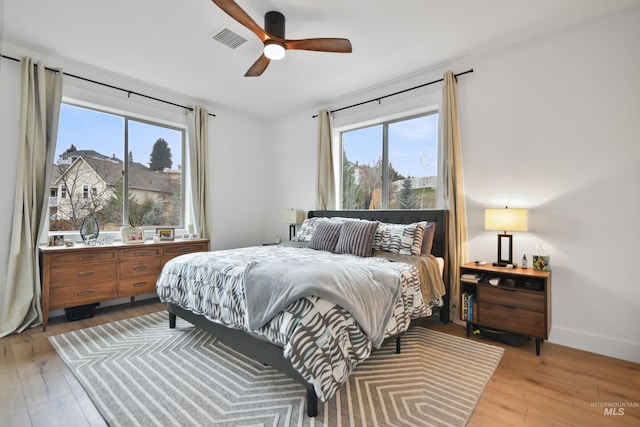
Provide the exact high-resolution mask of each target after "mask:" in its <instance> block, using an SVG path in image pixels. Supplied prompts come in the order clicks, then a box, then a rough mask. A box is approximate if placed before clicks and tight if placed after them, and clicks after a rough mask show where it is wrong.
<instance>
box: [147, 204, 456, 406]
mask: <svg viewBox="0 0 640 427" xmlns="http://www.w3.org/2000/svg"><path fill="white" fill-rule="evenodd" d="M447 220H448V213H447V211H446V210H415V211H414V210H411V211H409V210H402V211H390V210H389V211H386V210H385V211H310V212H309V214H308V218H307V220H305V223H304V224H303V225H302V227H301V229H300V230H299V233H298V235H297V236H296V238H294V240H296V241H292V242H285V243H283V244H281V245H268V246H256V247H251V248H238V249H231V250H224V251H213V252H207V253H198V254H187V255H183V256H181V257H178V258H175V259H173V260H171V261H170V262H168V263H167V264H166V265H165V267H164V268H163V271H162V273H161V275H160V277H159V279H158V282H157V291H158V295H159V296H160V299H161V300H162V301H163V302H166V303H167V310H168V312H169V327H171V328H173V327H175V323H176V316H179V317H181V318H183V319H185V320H187V321H189V322H190V323H192V324H194V325H195V326H196V327H198V328H201V329H203V330H205V331H207V332H209V333H211V334H213V335H215V336H216V337H218V339H220V341H221V342H223V343H224V344H225V345H227V346H229V347H231V348H233V349H234V350H236V351H239V352H241V353H243V354H245V355H247V356H249V357H251V358H254V359H256V360H258V361H260V362H262V363H264V364H268V365H270V366H272V367H274V368H276V369H278V370H280V371H281V372H283V373H284V374H285V375H287V376H289V377H291V378H293V379H294V380H296V381H297V382H299V383H301V384H303V385H304V386H305V388H306V393H307V394H306V412H307V415H308V416H310V417H313V416H316V415H317V400H318V399H321V400H323V401H326V400H328V399H330V398H331V397H332V396H333V394H334V393H335V391H336V390H337V389H338V388H339V387H340V385H341V384H342V383H343V382H344V381H345V380H346V378H347V376H348V375H349V373H350V372H351V371H352V370H353V369H354V368H355V366H356V365H357V364H359V363H361V362H362V361H364V360H366V358H368V356H369V355H370V354H371V352H372V351H374V350H375V348H379V347H380V345H381V344H382V342H383V341H384V340H387V339H396V345H397V351H398V352H399V351H400V336H401V335H402V333H403V332H405V331H406V330H407V329H408V328H409V327H410V326H411V323H412V322H414V321H416V320H418V319H420V318H423V317H425V316H431V315H433V314H435V313H439V314H440V319H441V320H442V321H444V322H448V320H449V319H448V312H449V309H448V295H447V292H446V291H447V290H448V289H447V287H446V284H445V282H443V280H442V277H448V274H447V269H448V259H447V238H446V230H447ZM394 224H404V226H396V225H394ZM416 224H420V225H419V226H418V225H416ZM425 225H429V226H430V227H431V228H430V229H431V231H432V232H433V233H432V235H431V236H432V240H430V243H431V247H430V248H427V249H428V250H429V253H428V254H427V253H421V251H424V250H426V249H425V247H424V246H421V247H416V245H415V244H413V245H412V244H411V237H406V236H414V234H411V233H414V232H416V234H415V237H414V243H415V242H416V241H417V240H416V239H417V238H418V237H417V236H418V234H420V233H417V231H416V230H418V229H420V227H422V232H423V233H424V234H427V233H425V229H424V227H425ZM385 227H386V228H385ZM416 227H417V228H416ZM365 229H367V230H369V231H366V233H365V232H363V231H361V230H365ZM346 230H350V231H349V232H347V231H346ZM371 230H375V238H374V239H373V240H367V239H368V238H370V237H371V233H372V232H371ZM381 230H386V231H385V232H386V234H385V232H382V231H381ZM389 230H391V231H389ZM398 230H401V231H400V233H404V236H405V237H403V239H404V240H403V243H402V245H401V247H399V246H398V245H396V246H394V245H391V246H389V242H390V240H389V239H388V237H389V233H392V234H393V233H396V235H397V234H398V233H399V232H398ZM354 233H355V234H354ZM408 233H409V234H408ZM364 234H366V235H367V237H366V238H365V239H364V241H361V240H362V239H361V238H360V237H361V236H362V235H364ZM345 235H347V236H348V237H353V236H355V237H356V238H355V239H345V238H344V237H345ZM385 236H386V237H385ZM385 238H386V239H387V240H385ZM420 241H422V234H420ZM394 242H395V243H397V242H398V240H396V241H394ZM425 242H426V240H425ZM367 245H368V248H369V253H368V254H367V255H365V256H362V255H363V254H362V253H360V251H361V250H362V247H365V249H366V247H367ZM385 245H386V246H385ZM372 248H373V250H371V249H372ZM365 252H366V250H365ZM415 255H422V256H415ZM436 266H437V267H436ZM345 278H346V279H345ZM426 278H428V279H426ZM360 282H362V283H366V286H365V287H362V285H361V283H360ZM427 282H432V283H430V284H429V283H427ZM298 283H300V284H301V283H304V284H305V285H306V286H310V287H311V288H310V289H311V291H310V290H309V289H302V290H299V289H298V286H297V284H298ZM293 289H295V292H294V291H293ZM305 292H307V293H305ZM345 307H346V308H345Z"/></svg>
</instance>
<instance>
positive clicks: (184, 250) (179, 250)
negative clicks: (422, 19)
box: [178, 248, 189, 252]
mask: <svg viewBox="0 0 640 427" xmlns="http://www.w3.org/2000/svg"><path fill="white" fill-rule="evenodd" d="M178 252H189V248H180V249H178Z"/></svg>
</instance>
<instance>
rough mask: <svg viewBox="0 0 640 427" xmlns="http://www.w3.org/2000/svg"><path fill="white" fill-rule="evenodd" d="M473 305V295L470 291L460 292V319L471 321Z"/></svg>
mask: <svg viewBox="0 0 640 427" xmlns="http://www.w3.org/2000/svg"><path fill="white" fill-rule="evenodd" d="M474 305H475V295H473V293H471V292H465V293H464V294H462V320H469V321H473V319H474V316H473V308H474Z"/></svg>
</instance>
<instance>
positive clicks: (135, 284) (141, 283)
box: [133, 282, 147, 288]
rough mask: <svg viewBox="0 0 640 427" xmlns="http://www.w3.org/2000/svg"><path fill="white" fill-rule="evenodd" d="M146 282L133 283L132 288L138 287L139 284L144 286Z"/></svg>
mask: <svg viewBox="0 0 640 427" xmlns="http://www.w3.org/2000/svg"><path fill="white" fill-rule="evenodd" d="M146 284H147V282H138V283H134V284H133V287H134V288H139V287H141V286H145V285H146Z"/></svg>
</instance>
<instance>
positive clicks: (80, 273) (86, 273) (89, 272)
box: [49, 263, 118, 288]
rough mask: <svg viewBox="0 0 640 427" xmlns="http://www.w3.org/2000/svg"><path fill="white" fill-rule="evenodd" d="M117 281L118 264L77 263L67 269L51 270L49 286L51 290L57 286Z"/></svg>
mask: <svg viewBox="0 0 640 427" xmlns="http://www.w3.org/2000/svg"><path fill="white" fill-rule="evenodd" d="M117 279H118V264H115V263H101V264H95V263H94V264H89V263H86V264H85V263H79V264H72V265H69V266H67V267H60V268H52V269H51V279H50V284H49V286H50V287H52V288H55V287H59V286H69V285H78V284H82V283H89V282H99V281H106V280H112V281H114V282H115V281H116V280H117Z"/></svg>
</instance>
